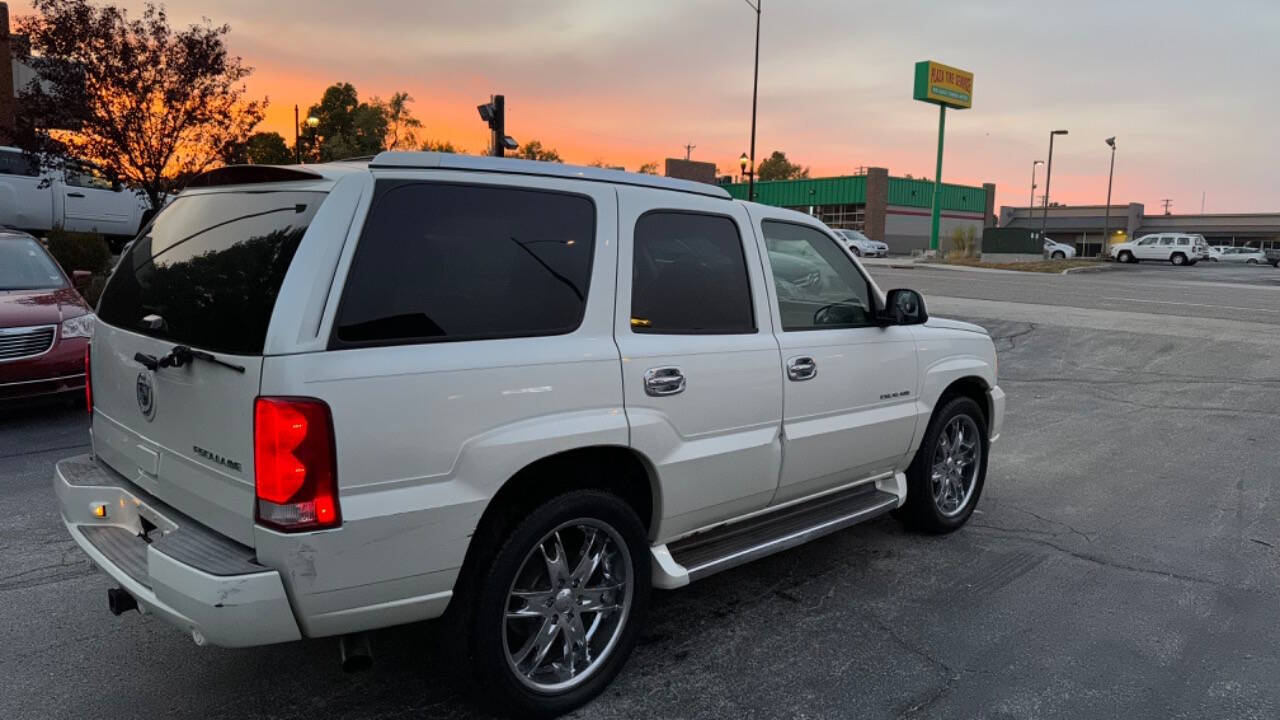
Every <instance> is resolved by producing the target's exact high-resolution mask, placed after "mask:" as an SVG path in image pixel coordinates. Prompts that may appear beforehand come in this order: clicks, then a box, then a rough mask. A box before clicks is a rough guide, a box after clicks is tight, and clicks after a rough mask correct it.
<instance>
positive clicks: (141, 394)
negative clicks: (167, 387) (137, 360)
mask: <svg viewBox="0 0 1280 720" xmlns="http://www.w3.org/2000/svg"><path fill="white" fill-rule="evenodd" d="M135 390H136V392H137V395H138V409H139V410H141V411H142V416H143V417H144V418H146V419H147V420H151V419H152V418H154V417H155V416H156V391H155V385H154V383H152V381H151V373H150V372H148V371H146V370H144V371H142V372H140V373H138V382H137V383H136V385H135Z"/></svg>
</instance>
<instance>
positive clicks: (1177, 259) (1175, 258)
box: [1169, 253, 1187, 267]
mask: <svg viewBox="0 0 1280 720" xmlns="http://www.w3.org/2000/svg"><path fill="white" fill-rule="evenodd" d="M1169 262H1171V263H1173V264H1174V265H1176V266H1178V267H1182V266H1183V265H1186V264H1187V256H1186V255H1183V254H1182V253H1174V254H1172V255H1170V256H1169Z"/></svg>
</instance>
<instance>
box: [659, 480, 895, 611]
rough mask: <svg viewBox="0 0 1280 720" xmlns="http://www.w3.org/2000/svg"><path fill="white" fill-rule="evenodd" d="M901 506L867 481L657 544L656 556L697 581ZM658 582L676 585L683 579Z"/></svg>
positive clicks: (668, 572)
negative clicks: (673, 540) (664, 543)
mask: <svg viewBox="0 0 1280 720" xmlns="http://www.w3.org/2000/svg"><path fill="white" fill-rule="evenodd" d="M897 506H898V497H897V496H896V495H894V494H892V493H887V492H884V491H882V490H878V489H877V487H876V483H866V484H864V485H859V486H857V487H853V488H850V489H848V490H845V491H841V492H837V493H833V494H831V495H824V496H822V497H818V498H814V499H813V500H808V501H806V502H802V503H798V504H796V505H792V506H790V507H787V508H783V509H781V510H778V511H777V512H772V513H768V514H766V515H761V516H758V517H755V518H751V519H749V520H744V521H742V522H739V523H734V524H731V525H721V526H720V527H717V528H714V529H711V530H708V531H706V532H702V533H698V534H697V535H692V536H690V537H687V538H684V539H682V540H677V541H676V542H674V543H671V544H670V545H666V546H660V547H658V548H654V549H653V550H654V556H655V560H657V561H658V563H657V564H658V565H660V566H667V567H664V568H662V570H661V571H665V572H664V573H663V574H666V575H671V576H676V577H678V575H680V574H682V573H679V572H678V571H679V570H684V571H685V572H687V577H688V580H698V579H700V578H704V577H706V576H708V575H712V574H714V573H717V572H720V571H721V570H728V569H729V568H732V567H737V566H738V565H742V564H744V563H747V562H750V561H752V560H755V559H757V558H761V557H764V556H766V555H772V554H773V553H776V552H780V551H782V550H786V549H787V548H792V547H795V546H796V545H800V544H803V543H806V542H808V541H810V540H813V539H814V538H819V537H822V536H823V535H828V534H830V533H833V532H836V531H837V530H842V529H844V528H847V527H849V526H851V525H856V524H858V523H860V522H865V521H867V520H870V519H872V518H874V517H878V516H880V515H883V514H884V513H886V512H889V511H890V510H892V509H893V508H895V507H897ZM669 565H674V566H675V567H674V568H672V567H670V566H669ZM672 571H675V572H672ZM671 579H673V580H674V579H675V577H672V578H671ZM686 582H687V581H686ZM656 584H657V586H658V587H675V586H678V585H683V584H684V582H675V583H656Z"/></svg>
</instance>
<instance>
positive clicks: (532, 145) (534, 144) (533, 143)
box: [513, 140, 564, 162]
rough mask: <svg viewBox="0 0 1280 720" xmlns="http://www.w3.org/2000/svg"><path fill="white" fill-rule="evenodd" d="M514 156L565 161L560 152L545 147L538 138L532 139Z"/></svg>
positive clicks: (546, 160) (547, 160) (544, 160)
mask: <svg viewBox="0 0 1280 720" xmlns="http://www.w3.org/2000/svg"><path fill="white" fill-rule="evenodd" d="M513 157H518V158H524V159H525V160H541V161H543V162H564V161H563V160H561V159H560V153H558V152H556V151H555V149H554V148H544V147H542V143H541V142H540V141H538V140H530V141H529V142H527V143H525V144H524V145H521V146H520V149H519V150H517V151H516V154H515V155H514V156H513Z"/></svg>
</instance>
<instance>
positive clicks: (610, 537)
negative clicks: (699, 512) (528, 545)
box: [503, 518, 634, 693]
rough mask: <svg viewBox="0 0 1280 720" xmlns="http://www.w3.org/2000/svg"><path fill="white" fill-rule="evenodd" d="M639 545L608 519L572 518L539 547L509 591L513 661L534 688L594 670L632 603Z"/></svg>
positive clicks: (569, 681) (556, 686)
mask: <svg viewBox="0 0 1280 720" xmlns="http://www.w3.org/2000/svg"><path fill="white" fill-rule="evenodd" d="M632 575H633V573H632V562H631V553H630V551H629V550H628V549H627V544H626V543H625V542H624V541H623V540H622V536H621V535H619V534H618V532H617V531H616V530H614V529H613V527H611V526H610V525H609V524H608V523H605V522H603V521H601V520H597V519H593V518H580V519H577V520H571V521H569V522H566V523H564V524H562V525H560V526H559V527H557V528H556V529H555V530H552V531H551V532H549V533H547V534H546V535H545V536H544V537H543V538H542V540H541V541H540V542H539V543H538V544H537V545H535V546H534V547H533V549H532V550H531V551H530V552H529V554H528V555H526V556H525V559H524V562H523V563H522V564H521V566H520V570H519V572H517V573H516V577H515V579H514V580H513V581H512V583H511V588H510V590H509V591H508V593H507V603H506V611H505V620H504V625H503V643H504V647H505V650H506V654H507V664H508V665H509V666H510V667H511V669H512V671H513V672H515V675H516V677H517V678H519V680H520V682H522V683H523V684H524V685H525V686H527V687H528V688H530V689H532V690H534V691H537V692H542V693H560V692H564V691H565V690H569V689H571V688H573V687H576V686H577V685H580V684H581V683H583V682H585V681H586V679H587V678H589V677H591V676H592V675H593V674H594V673H595V672H596V670H598V669H599V668H600V666H601V665H603V664H604V662H605V660H606V659H607V658H608V657H609V655H610V653H611V652H612V651H613V649H614V646H615V645H617V643H618V638H619V637H620V636H621V635H622V630H623V627H624V626H625V625H626V623H627V617H628V615H629V614H630V611H631V602H632V596H633V594H634V587H633V585H634V582H633V577H632Z"/></svg>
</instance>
